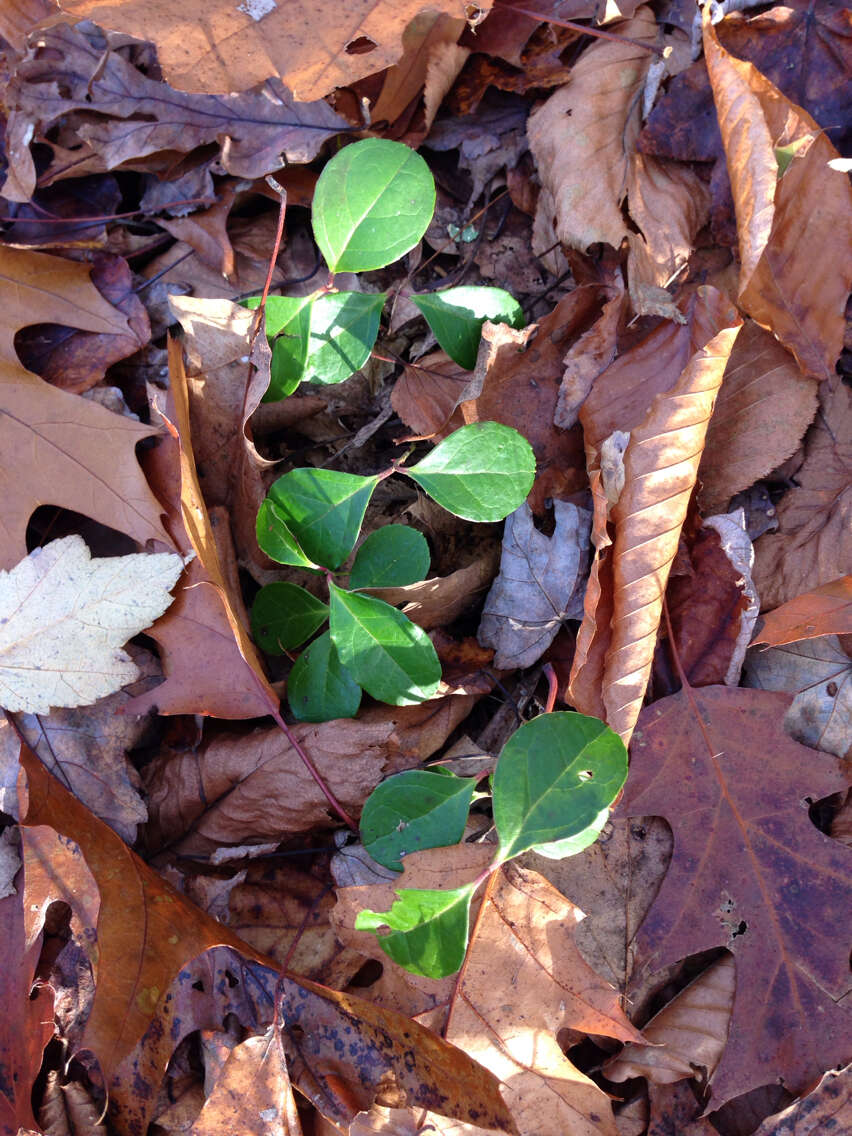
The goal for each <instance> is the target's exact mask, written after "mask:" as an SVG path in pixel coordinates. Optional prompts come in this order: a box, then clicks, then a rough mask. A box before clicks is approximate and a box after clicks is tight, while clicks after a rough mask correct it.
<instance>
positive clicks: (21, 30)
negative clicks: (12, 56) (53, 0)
mask: <svg viewBox="0 0 852 1136" xmlns="http://www.w3.org/2000/svg"><path fill="white" fill-rule="evenodd" d="M50 11H51V4H50V2H49V0H11V2H10V3H9V4H6V5H4V7H3V12H2V14H0V35H2V36H3V38H4V39H6V40H8V41H9V43H11V45H12V47H14V49H15V51H23V49H24V47H25V45H26V42H27V35H28V33H29V32H30V30H31V29H32V28H34V27H35V26H36V24H38V22H39V21H40V20H43V19H44V17H45V16H48V15H49V14H50Z"/></svg>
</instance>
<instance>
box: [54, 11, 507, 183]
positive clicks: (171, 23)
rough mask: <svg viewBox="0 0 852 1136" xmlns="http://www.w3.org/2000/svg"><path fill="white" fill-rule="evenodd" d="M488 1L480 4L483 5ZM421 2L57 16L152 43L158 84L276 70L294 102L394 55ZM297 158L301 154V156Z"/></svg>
mask: <svg viewBox="0 0 852 1136" xmlns="http://www.w3.org/2000/svg"><path fill="white" fill-rule="evenodd" d="M430 6H431V7H432V8H433V9H434V10H435V11H442V12H446V13H448V14H449V15H450V16H456V17H457V16H458V15H459V9H458V5H457V4H455V3H453V2H452V0H433V2H432V3H431V5H430ZM489 7H490V3H489V2H488V0H483V4H482V5H481V9H482V10H483V11H487V10H488V8H489ZM422 8H423V3H422V0H405V2H404V3H397V4H393V3H391V2H390V0H380V2H379V3H376V2H374V0H372V2H369V3H368V2H366V0H358V3H356V4H355V5H353V6H352V7H351V8H348V9H347V10H345V11H344V10H342V9H341V8H340V7H339V5H338V4H336V3H335V2H334V0H320V2H319V3H318V4H311V5H306V4H299V6H298V8H295V9H294V8H293V7H292V6H290V5H287V6H285V5H283V4H281V5H278V4H276V3H274V0H273V2H272V3H269V2H258V3H254V4H251V3H247V4H243V5H238V6H237V5H234V4H231V3H228V0H213V2H212V3H211V2H210V0H207V2H204V0H188V3H187V4H186V6H185V7H182V8H180V9H176V8H175V7H174V6H173V5H172V4H170V3H168V2H167V0H138V2H131V3H121V4H115V3H112V2H111V0H63V2H62V5H61V9H62V12H63V13H64V14H67V15H69V16H73V17H74V19H75V20H87V19H88V20H94V21H95V22H96V23H98V24H101V25H102V26H103V27H106V28H113V29H115V30H116V31H122V32H129V33H130V34H131V35H134V36H136V37H137V38H138V39H145V40H152V41H153V42H154V43H155V44H156V45H157V54H158V56H159V59H160V63H161V64H162V67H163V72H164V74H165V77H166V80H167V81H168V82H169V83H171V84H172V85H173V86H175V87H177V88H178V89H179V90H182V91H207V92H210V93H211V94H218V92H220V91H244V90H246V89H247V88H249V87H253V86H254V85H255V84H256V83H262V82H263V81H264V80H268V79H269V77H270V76H280V78H281V79H282V80H283V81H284V82H286V83H287V85H288V86H289V87H290V88H291V89H292V90H293V91H294V93H295V95H296V97H297V98H299V99H300V100H303V99H321V98H322V96H323V95H327V94H328V93H329V92H330V91H332V90H334V88H335V87H346V86H348V85H349V84H350V83H354V82H356V81H357V80H358V79H361V78H363V77H364V76H365V75H373V74H375V73H376V72H378V71H382V70H384V68H386V67H390V66H391V64H393V63H395V62H396V61H397V59H399V57H400V56H401V55H402V51H403V39H402V36H403V32H404V30H405V28H406V25H407V24H408V23H409V21H410V20H411V19H412V18H413V17H414V16H416V15H417V14H418V12H420V10H421V9H422ZM302 160H304V159H302Z"/></svg>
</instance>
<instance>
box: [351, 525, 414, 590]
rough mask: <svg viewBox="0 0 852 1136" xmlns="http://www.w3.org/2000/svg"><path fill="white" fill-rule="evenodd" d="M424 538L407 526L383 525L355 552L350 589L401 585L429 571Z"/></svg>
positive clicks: (411, 582) (397, 586) (411, 581)
mask: <svg viewBox="0 0 852 1136" xmlns="http://www.w3.org/2000/svg"><path fill="white" fill-rule="evenodd" d="M430 560H431V557H430V555H429V545H428V544H427V543H426V537H425V536H424V535H423V534H422V533H420V532H418V531H417V529H412V528H409V527H408V525H386V526H385V527H384V528H381V529H376V531H375V532H373V533H370V535H369V536H368V537H367V539H366V540H365V541H364V543H363V544H362V545H361V547H360V548H359V549H358V552H357V553H356V555H355V563H354V564H353V565H352V573H351V575H350V577H349V586H350V587H351V588H404V587H405V585H406V584H415V583H417V581H418V580H423V579H425V577H426V573H427V572H428V571H429V562H430Z"/></svg>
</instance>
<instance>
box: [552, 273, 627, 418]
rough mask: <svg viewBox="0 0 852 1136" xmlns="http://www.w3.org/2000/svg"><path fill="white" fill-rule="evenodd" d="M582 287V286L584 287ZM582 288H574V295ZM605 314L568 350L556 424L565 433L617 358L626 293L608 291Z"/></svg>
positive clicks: (619, 290)
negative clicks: (593, 387)
mask: <svg viewBox="0 0 852 1136" xmlns="http://www.w3.org/2000/svg"><path fill="white" fill-rule="evenodd" d="M580 287H583V286H582V285H581V286H580ZM579 290H580V289H579V288H577V289H575V291H574V293H572V295H574V294H576V292H577V291H579ZM606 294H607V295H608V296H609V298H608V299H606V300H605V301H604V305H603V311H602V312H601V316H600V319H598V320H597V321H596V322H595V323H594V324H592V326H591V327H590V328H589V330H588V331H586V332H584V333H583V334H582V335H581V336H580V338H579V339H578V340H577V342H576V343H573V344H572V345H571V347H570V348H569V349H568V351H567V353H566V355H565V358H564V359H563V363H564V366H565V369H564V370H563V372H562V382H561V384H560V386H559V398H558V400H557V403H556V413H555V414H554V416H553V421H554V422H555V424H556V425H557V426H561V427H562V429H563V430H568V429H570V428H571V427H572V426H573V425H574V424H575V423H576V422H577V421H578V419H579V414H580V407H581V406H582V405H583V403H584V402H585V401H586V399H587V398H588V395H589V391H590V390H591V389H592V386H593V385H594V381H595V379H596V378H597V377H598V375H600V374H601V372H603V371H605V370H606V369H607V367H608V366H609V365H610V363H611V362H612V361H613V359H614V358H615V354H616V349H617V333H618V327H619V324H620V323H621V318H622V313H623V311H624V306H625V305H624V292H623V291H622V290H621V289H616V288H609V289H607V290H606Z"/></svg>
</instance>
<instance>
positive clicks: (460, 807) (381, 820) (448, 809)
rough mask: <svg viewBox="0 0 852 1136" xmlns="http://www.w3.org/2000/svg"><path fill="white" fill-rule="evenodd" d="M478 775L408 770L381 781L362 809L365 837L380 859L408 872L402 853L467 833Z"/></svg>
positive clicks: (455, 840) (454, 839) (441, 844)
mask: <svg viewBox="0 0 852 1136" xmlns="http://www.w3.org/2000/svg"><path fill="white" fill-rule="evenodd" d="M475 789H476V778H475V777H456V775H455V774H453V773H450V774H447V773H446V772H444V773H434V772H432V771H431V770H428V769H408V770H406V771H405V772H404V773H397V774H396V775H395V776H393V777H388V779H387V780H386V781H383V782H382V783H381V784H380V785H378V786H377V787H376V788H375V789H374V790H373V792H372V793H371V794H370V796H369V797H368V798H367V800H366V802H365V804H364V811H363V812H362V813H361V840H362V841H363V844H364V847H365V848H366V849H367V851H368V852H369V853H370V855H371V856H372V857H373V859H374V860H377V861H378V862H379V863H380V864H384V866H385V867H386V868H393V869H394V870H395V871H402V864H401V863H400V857H401V856H407V855H408V853H409V852H420V851H421V850H422V849H424V848H442V847H444V846H445V845H448V844H457V843H458V842H459V841H460V840H461V838H462V836H463V835H464V826H465V822H466V821H467V814H468V812H469V810H470V802H471V801H472V800H473V794H474V791H475Z"/></svg>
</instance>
